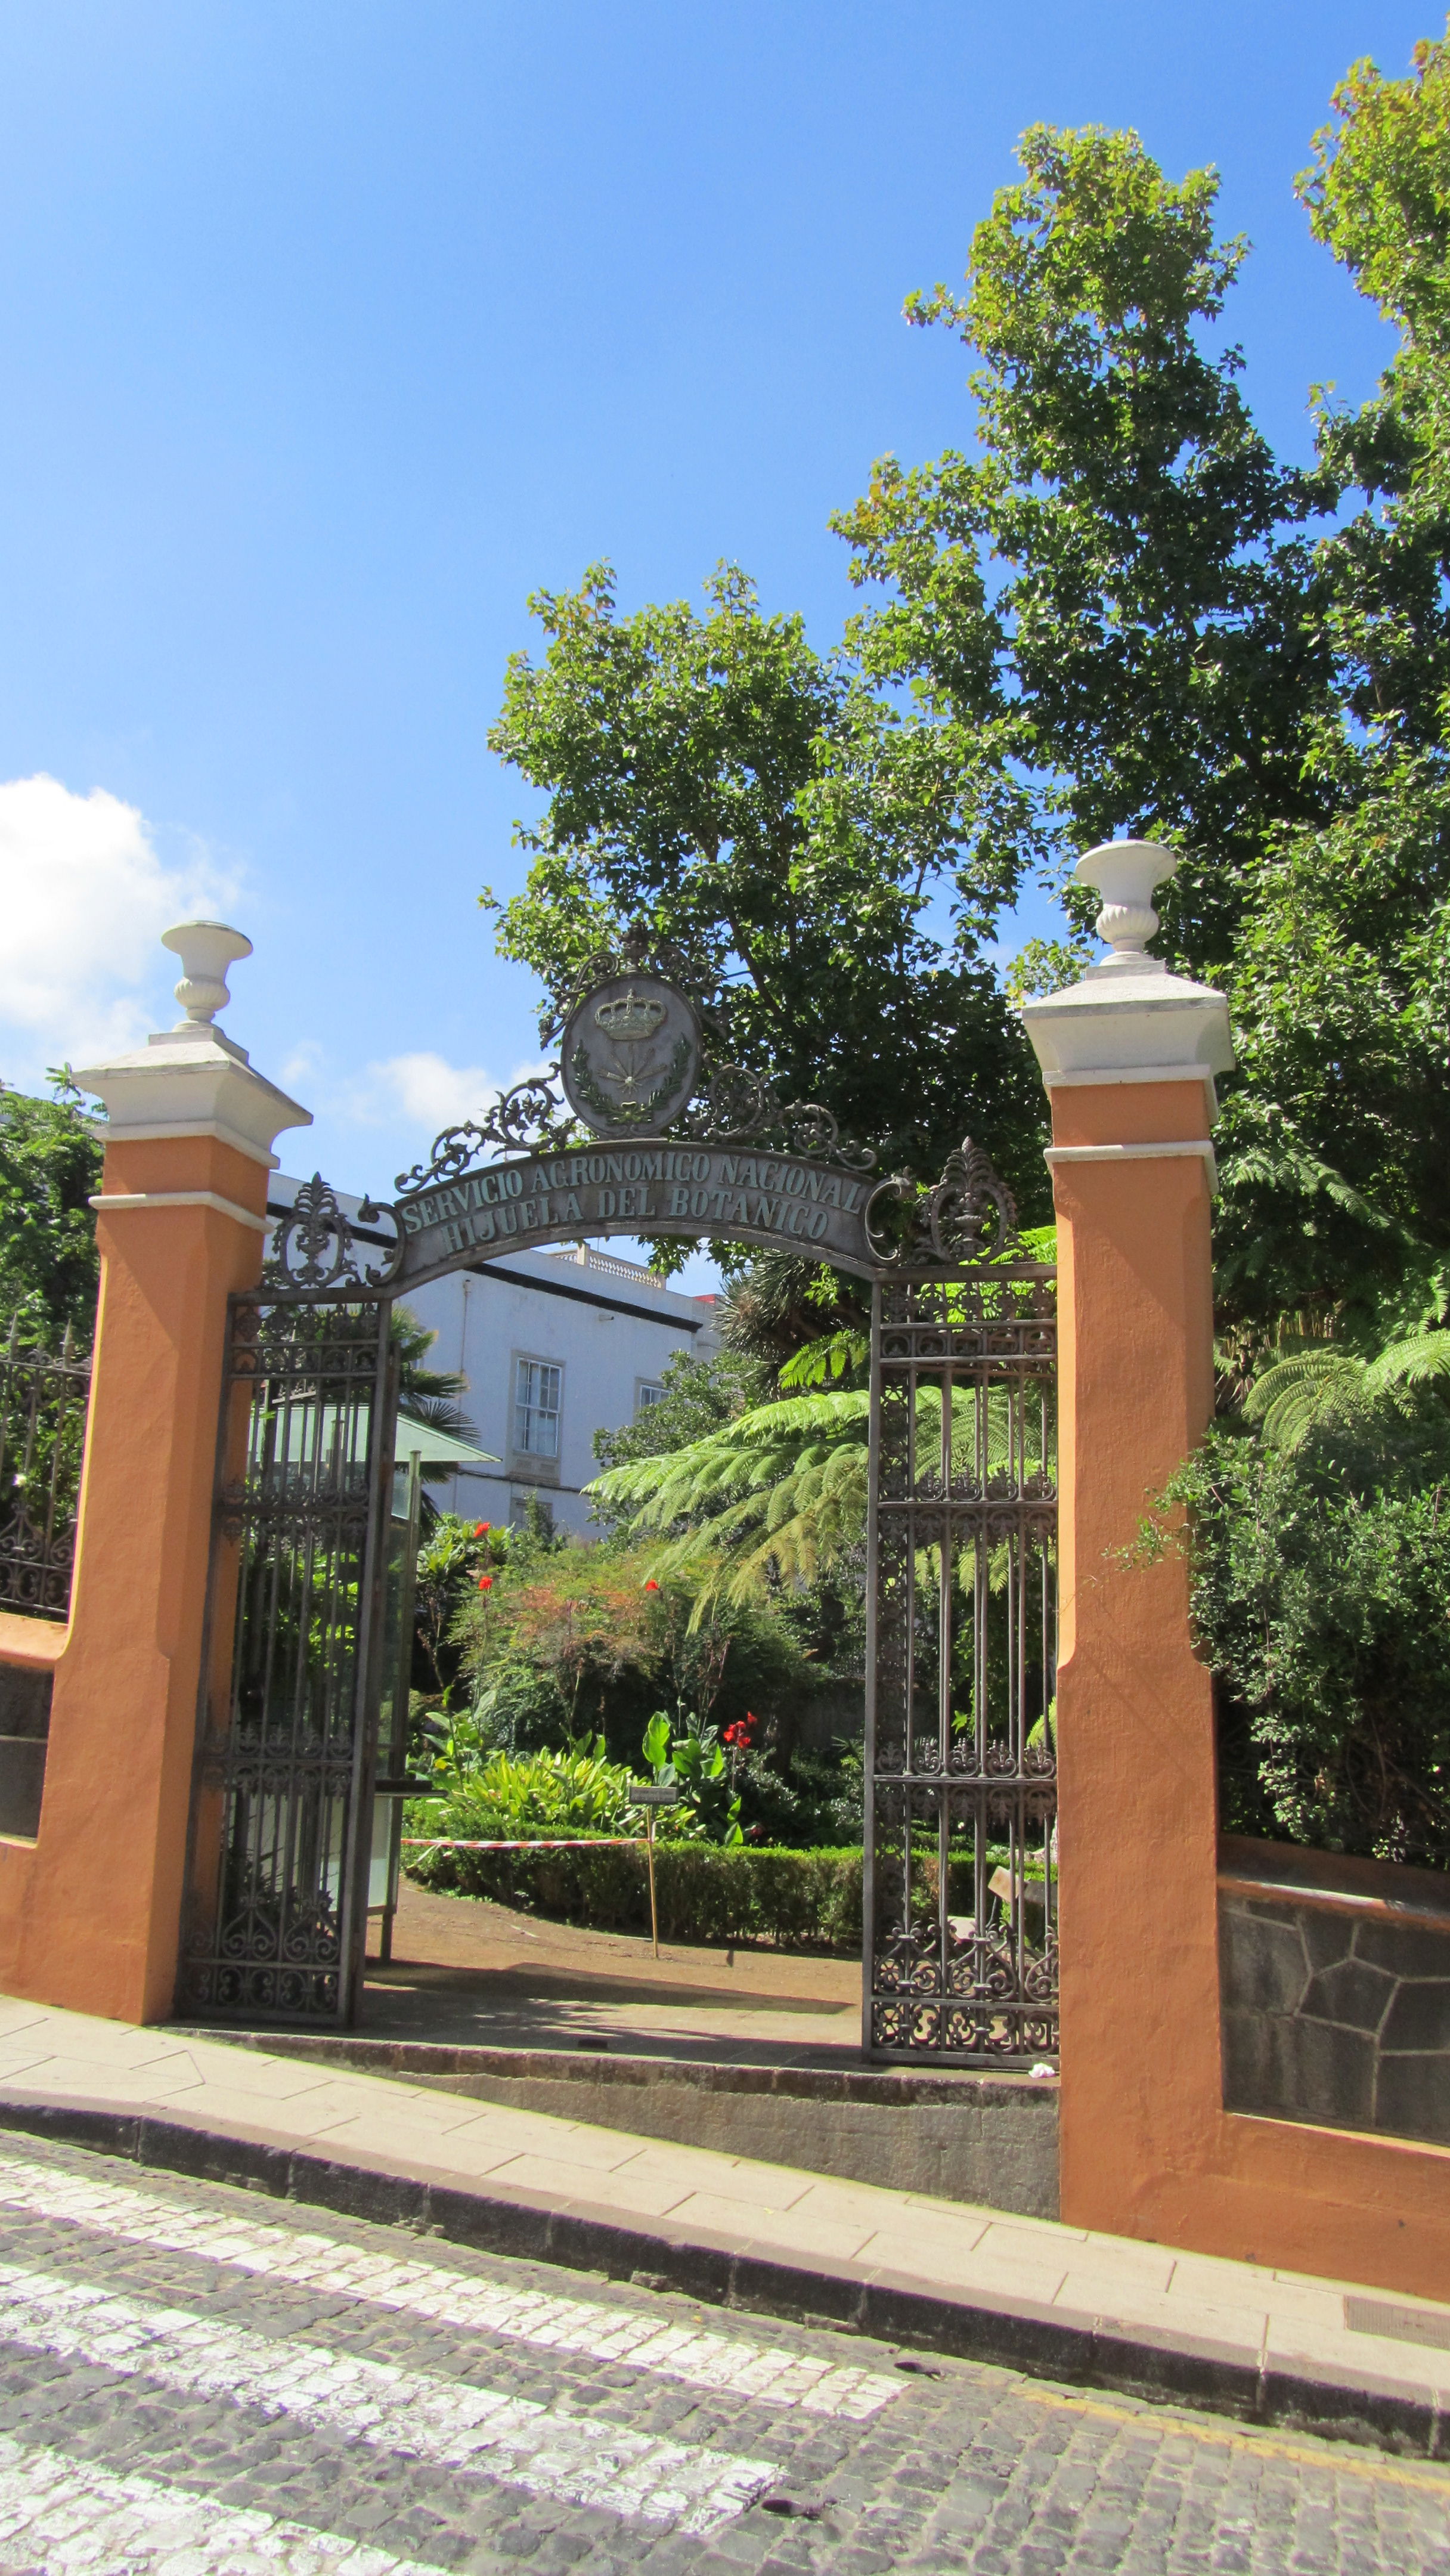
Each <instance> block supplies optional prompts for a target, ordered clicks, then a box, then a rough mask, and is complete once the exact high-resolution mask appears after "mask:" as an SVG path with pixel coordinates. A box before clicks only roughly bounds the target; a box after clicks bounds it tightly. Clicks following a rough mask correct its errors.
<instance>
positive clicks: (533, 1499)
mask: <svg viewBox="0 0 1450 2576" xmlns="http://www.w3.org/2000/svg"><path fill="white" fill-rule="evenodd" d="M509 1528H510V1529H516V1530H526V1529H537V1530H538V1532H539V1535H540V1537H541V1538H552V1537H553V1534H554V1506H553V1504H552V1503H551V1502H549V1501H548V1500H547V1498H546V1497H545V1496H544V1495H543V1494H515V1495H513V1496H512V1497H511V1499H510V1502H509Z"/></svg>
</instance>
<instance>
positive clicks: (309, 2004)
mask: <svg viewBox="0 0 1450 2576" xmlns="http://www.w3.org/2000/svg"><path fill="white" fill-rule="evenodd" d="M389 1313H390V1307H389V1304H388V1301H387V1299H386V1298H385V1297H380V1296H371V1297H360V1296H359V1295H358V1294H357V1291H356V1289H354V1291H353V1294H352V1295H351V1296H350V1297H346V1298H339V1297H335V1296H333V1297H328V1296H318V1295H311V1296H302V1297H297V1296H287V1295H278V1294H272V1295H269V1294H267V1293H266V1292H265V1291H262V1292H259V1293H258V1294H257V1295H255V1296H242V1297H234V1298H233V1299H232V1300H231V1307H230V1319H229V1334H228V1346H227V1356H226V1369H225V1375H224V1383H223V1394H222V1419H221V1431H220V1438H219V1441H218V1461H217V1492H216V1500H215V1504H214V1507H213V1512H214V1517H213V1531H212V1552H211V1578H210V1598H209V1602H208V1620H207V1637H206V1642H205V1646H204V1650H203V1665H204V1680H203V1689H202V1705H201V1710H200V1716H199V1726H198V1745H197V1759H196V1772H195V1780H194V1786H193V1796H192V1811H191V1829H190V1850H189V1854H188V1870H187V1901H186V1910H185V1917H184V1922H183V1932H182V1962H181V1975H180V1982H179V1990H178V2009H179V2010H181V2011H182V2012H184V2013H198V2014H205V2015H208V2016H214V2017H217V2018H220V2019H234V2020H243V2021H245V2020H248V2019H251V2018H253V2017H255V2016H261V2017H264V2018H268V2019H271V2018H280V2019H286V2020H301V2021H328V2022H343V2023H346V2022H348V2021H350V2020H351V2019H352V2015H353V2009H354V1998H355V1990H356V1983H357V1976H358V1971H359V1968H360V1964H361V1958H362V1946H363V1940H364V1936H365V1931H366V1921H367V1894H368V1891H367V1863H368V1855H369V1849H370V1840H371V1818H372V1796H373V1787H374V1766H375V1758H376V1743H377V1735H378V1715H379V1703H380V1695H381V1694H380V1685H381V1679H382V1676H381V1671H380V1661H381V1655H380V1650H381V1643H382V1627H383V1577H384V1571H385V1539H386V1533H387V1528H388V1520H387V1504H388V1497H389V1486H390V1483H391V1472H392V1444H393V1419H394V1413H395V1407H396V1378H397V1372H396V1366H395V1364H394V1362H393V1360H392V1357H391V1352H390V1344H389V1334H388V1318H389Z"/></svg>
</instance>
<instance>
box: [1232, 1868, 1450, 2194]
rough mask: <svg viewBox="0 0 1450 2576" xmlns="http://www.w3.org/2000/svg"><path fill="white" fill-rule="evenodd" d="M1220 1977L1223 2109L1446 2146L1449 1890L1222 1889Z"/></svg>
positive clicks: (1449, 2128) (1449, 2125) (1449, 2116)
mask: <svg viewBox="0 0 1450 2576" xmlns="http://www.w3.org/2000/svg"><path fill="white" fill-rule="evenodd" d="M1387 1875H1389V1876H1392V1875H1393V1873H1387ZM1417 1875H1418V1873H1417ZM1219 1974H1220V1981H1221V1993H1222V2005H1223V2073H1224V2102H1225V2106H1226V2107H1227V2109H1229V2110H1230V2111H1257V2112H1261V2113H1264V2114H1266V2115H1267V2116H1268V2117H1269V2118H1271V2119H1276V2120H1309V2121H1313V2122H1315V2123H1316V2124H1317V2125H1319V2126H1322V2127H1328V2128H1336V2129H1370V2130H1380V2131H1382V2132H1383V2133H1384V2134H1385V2135H1386V2136H1389V2137H1396V2138H1423V2139H1426V2140H1428V2141H1429V2142H1431V2143H1432V2144H1434V2145H1436V2146H1450V1900H1447V1912H1446V1916H1445V1921H1444V1925H1443V1927H1439V1926H1437V1925H1435V1924H1434V1923H1433V1922H1432V1921H1431V1920H1430V1919H1428V1918H1427V1917H1425V1916H1421V1917H1420V1919H1419V1920H1407V1921H1396V1920H1395V1919H1394V1915H1393V1910H1392V1907H1391V1905H1389V1904H1386V1903H1382V1902H1381V1903H1375V1904H1374V1905H1373V1906H1372V1907H1370V1906H1367V1905H1366V1904H1365V1903H1363V1902H1361V1903H1358V1904H1355V1903H1352V1902H1346V1903H1345V1904H1344V1906H1343V1907H1342V1909H1341V1908H1340V1907H1338V1906H1336V1905H1335V1904H1334V1902H1333V1899H1332V1897H1331V1896H1329V1895H1328V1894H1325V1895H1320V1896H1318V1897H1317V1898H1315V1899H1312V1900H1311V1899H1310V1897H1309V1896H1308V1895H1307V1894H1304V1895H1296V1894H1295V1893H1294V1892H1292V1891H1287V1890H1286V1891H1283V1892H1278V1891H1276V1893H1275V1894H1274V1895H1273V1896H1272V1897H1271V1896H1268V1895H1263V1896H1260V1895H1257V1894H1250V1893H1249V1892H1247V1891H1246V1890H1245V1889H1243V1888H1242V1887H1236V1888H1221V1889H1220V1892H1219Z"/></svg>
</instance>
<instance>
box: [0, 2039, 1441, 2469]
mask: <svg viewBox="0 0 1450 2576" xmlns="http://www.w3.org/2000/svg"><path fill="white" fill-rule="evenodd" d="M6 2130H11V2131H15V2132H18V2133H20V2134H22V2135H25V2136H30V2137H35V2138H41V2139H45V2140H49V2141H52V2142H54V2143H55V2144H57V2145H64V2146H72V2147H81V2148H86V2149H89V2150H90V2151H91V2152H92V2153H95V2154H99V2155H107V2156H116V2157H120V2158H122V2159H125V2160H127V2161H129V2162H131V2163H133V2164H136V2165H139V2166H141V2167H143V2168H146V2169H149V2170H151V2171H154V2172H159V2173H171V2174H178V2175H182V2176H184V2177H186V2178H187V2179H188V2180H190V2181H195V2182H219V2183H230V2184H234V2185H240V2186H241V2187H242V2188H243V2189H247V2190H252V2191H257V2192H261V2193H264V2194H266V2195H267V2196H268V2197H270V2198H272V2199H274V2200H285V2201H287V2202H289V2203H290V2204H292V2205H294V2206H298V2207H304V2208H312V2209H319V2210H331V2211H332V2212H334V2213H335V2214H336V2215H337V2216H339V2217H347V2218H358V2219H363V2220H367V2221H370V2222H371V2223H372V2224H374V2225H378V2226H385V2227H406V2228H410V2229H412V2230H413V2231H414V2232H415V2233H418V2234H421V2235H430V2236H437V2237H440V2238H442V2240H443V2241H444V2242H445V2243H447V2244H453V2245H463V2246H467V2247H469V2248H470V2249H472V2250H473V2251H475V2252H479V2253H487V2254H500V2255H505V2256H512V2257H514V2258H516V2259H518V2260H520V2261H525V2262H532V2263H556V2264H559V2265H561V2266H564V2267H567V2268H568V2269H569V2270H571V2271H575V2272H595V2273H599V2274H602V2275H603V2276H604V2277H605V2278H607V2279H609V2280H612V2281H621V2282H625V2283H631V2282H634V2283H638V2284H639V2285H640V2286H643V2287H647V2288H650V2289H660V2290H669V2291H673V2292H675V2293H677V2294H682V2295H684V2296H685V2297H687V2298H692V2299H696V2300H699V2301H700V2302H701V2303H702V2304H707V2305H712V2306H717V2307H725V2308H730V2309H734V2310H738V2311H741V2312H743V2313H745V2314H750V2315H756V2316H776V2317H783V2318H787V2319H789V2320H790V2321H791V2322H792V2323H794V2324H797V2325H804V2326H813V2327H829V2328H832V2329H834V2330H835V2331H838V2332H844V2333H852V2334H861V2335H869V2336H870V2337H871V2338H872V2340H873V2341H876V2342H880V2343H885V2344H896V2345H900V2346H902V2347H905V2348H907V2349H911V2350H918V2351H926V2352H938V2353H943V2354H946V2355H949V2356H950V2357H951V2358H952V2359H954V2360H960V2361H971V2362H984V2363H989V2364H992V2365H994V2366H995V2367H997V2368H999V2369H1005V2370H1014V2371H1019V2372H1021V2373H1022V2374H1023V2375H1024V2376H1026V2377H1029V2378H1034V2379H1051V2380H1055V2381H1057V2382H1059V2383H1066V2384H1067V2385H1069V2386H1076V2387H1083V2388H1111V2389H1115V2390H1117V2391H1119V2392H1121V2393H1122V2394H1124V2395H1127V2396H1131V2397H1137V2398H1140V2399H1145V2400H1148V2401H1150V2402H1154V2401H1156V2402H1158V2403H1160V2404H1167V2405H1178V2406H1190V2407H1198V2408H1203V2409H1205V2410H1207V2411H1210V2412H1212V2413H1215V2414H1221V2415H1230V2416H1233V2417H1235V2418H1236V2419H1237V2420H1238V2421H1240V2422H1242V2423H1245V2424H1258V2425H1276V2426H1280V2427H1283V2428H1286V2429H1291V2430H1293V2431H1295V2432H1301V2433H1312V2434H1317V2435H1319V2436H1321V2437H1328V2438H1330V2439H1332V2440H1340V2441H1344V2440H1350V2441H1357V2442H1362V2443H1367V2444H1371V2445H1373V2446H1374V2447H1376V2448H1379V2449H1382V2450H1387V2451H1393V2452H1397V2453H1400V2454H1407V2455H1412V2456H1415V2457H1418V2458H1421V2459H1428V2460H1442V2459H1446V2458H1450V2417H1447V2416H1444V2415H1442V2414H1441V2413H1440V2412H1439V2409H1438V2406H1437V2403H1436V2399H1435V2396H1434V2393H1433V2391H1432V2390H1430V2389H1429V2388H1428V2387H1422V2386H1419V2385H1417V2384H1416V2383H1414V2382H1412V2381H1404V2382H1394V2381H1389V2380H1383V2379H1378V2378H1376V2377H1375V2376H1373V2375H1372V2374H1365V2375H1363V2376H1358V2377H1351V2376H1350V2375H1349V2374H1347V2373H1346V2374H1336V2373H1335V2372H1333V2371H1332V2370H1321V2371H1319V2372H1317V2373H1314V2374H1310V2373H1308V2372H1303V2373H1300V2372H1295V2371H1293V2370H1286V2369H1284V2368H1282V2367H1270V2366H1266V2365H1265V2364H1264V2363H1263V2362H1262V2361H1261V2360H1260V2359H1259V2358H1258V2356H1257V2355H1255V2354H1253V2353H1251V2352H1250V2350H1249V2347H1248V2346H1247V2345H1234V2344H1229V2343H1217V2342H1213V2341H1210V2340H1207V2339H1204V2338H1201V2337H1196V2336H1191V2335H1169V2334H1167V2333H1159V2334H1155V2333H1153V2332H1152V2331H1151V2330H1150V2329H1147V2328H1132V2327H1128V2326H1125V2325H1123V2324H1121V2323H1120V2322H1119V2321H1118V2320H1116V2319H1114V2318H1112V2317H1107V2316H1094V2315H1090V2314H1088V2313H1087V2312H1085V2311H1081V2310H1070V2309H1062V2308H1056V2307H1046V2306H1043V2305H1042V2304H1040V2303H1038V2302H1035V2301H1033V2300H1030V2299H1014V2298H1008V2297H1005V2296H1003V2297H1000V2298H995V2299H993V2300H992V2301H991V2302H990V2303H988V2302H985V2301H983V2300H980V2299H973V2298H971V2297H967V2296H960V2297H954V2296H951V2295H948V2294H945V2293H939V2292H932V2291H928V2290H923V2289H922V2288H921V2286H920V2284H919V2282H917V2281H915V2280H912V2279H910V2278H909V2277H905V2276H903V2275H901V2274H899V2273H893V2272H889V2271H885V2270H882V2269H874V2268H872V2267H870V2266H868V2265H866V2264H859V2263H853V2262H847V2261H833V2262H832V2261H824V2260H817V2261H814V2262H811V2263H804V2262H802V2263H791V2262H785V2261H782V2260H781V2258H780V2257H779V2255H777V2254H774V2253H772V2254H770V2255H765V2254H756V2253H754V2252H752V2251H751V2249H750V2247H749V2246H748V2244H747V2245H745V2246H741V2245H740V2244H739V2243H737V2242H735V2241H733V2240H732V2239H730V2238H728V2237H725V2236H721V2235H715V2234H712V2233H711V2232H710V2231H708V2230H704V2229H698V2230H693V2231H692V2232H691V2233H689V2234H688V2235H686V2234H684V2233H683V2232H677V2231H674V2230H672V2229H671V2228H670V2226H669V2224H668V2222H667V2221H657V2222H656V2223H655V2224H654V2225H653V2226H650V2227H644V2226H637V2225H636V2226H627V2225H624V2224H622V2223H621V2222H620V2220H619V2218H618V2217H617V2216H615V2215H614V2214H613V2213H611V2212H609V2211H607V2210H604V2209H601V2208H596V2207H594V2206H592V2205H591V2204H589V2203H587V2202H583V2201H574V2202H569V2203H564V2204H561V2203H560V2202H558V2201H557V2200H551V2199H549V2198H547V2197H546V2196H544V2195H542V2194H534V2193H529V2192H526V2191H503V2190H497V2189H496V2190H494V2191H492V2192H484V2191H477V2190H465V2189H463V2188H461V2187H460V2186H459V2185H458V2184H457V2183H450V2182H447V2181H445V2180H443V2179H442V2178H441V2177H438V2178H429V2177H427V2176H426V2175H412V2176H410V2175H406V2174H399V2173H397V2172H394V2171H391V2170H390V2169H389V2168H388V2167H387V2166H385V2165H384V2164H383V2163H382V2162H381V2160H379V2161H378V2162H377V2163H376V2164H373V2163H367V2162H363V2161H357V2162H353V2163H343V2162H341V2161H340V2160H338V2159H336V2158H333V2157H327V2156H319V2155H312V2154H307V2153H305V2152H303V2151H302V2150H300V2149H298V2148H296V2147H291V2146H286V2145H279V2144H277V2143H275V2142H274V2141H272V2140H270V2139H268V2138H266V2137H265V2136H262V2135H259V2134H255V2133H253V2134H248V2132H247V2131H245V2130H243V2129H237V2130H221V2129H214V2128H203V2127H200V2126H193V2125H191V2124H189V2123H188V2122H186V2121H183V2120H174V2119H159V2118H156V2117H155V2116H153V2115H152V2114H151V2113H149V2112H138V2111H124V2110H117V2109H116V2108H115V2107H114V2106H113V2105H111V2104H109V2103H105V2102H99V2101H91V2102H88V2101H86V2100H84V2099H76V2100H73V2101H69V2102H65V2103H45V2102H38V2101H35V2100H33V2099H30V2098H17V2097H16V2096H14V2095H9V2094H6V2093H5V2092H4V2091H3V2089H0V2131H6Z"/></svg>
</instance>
